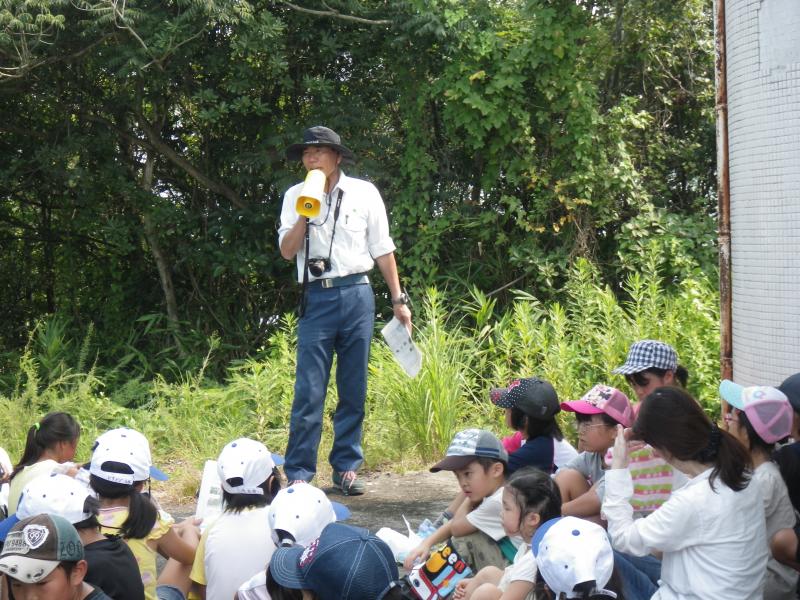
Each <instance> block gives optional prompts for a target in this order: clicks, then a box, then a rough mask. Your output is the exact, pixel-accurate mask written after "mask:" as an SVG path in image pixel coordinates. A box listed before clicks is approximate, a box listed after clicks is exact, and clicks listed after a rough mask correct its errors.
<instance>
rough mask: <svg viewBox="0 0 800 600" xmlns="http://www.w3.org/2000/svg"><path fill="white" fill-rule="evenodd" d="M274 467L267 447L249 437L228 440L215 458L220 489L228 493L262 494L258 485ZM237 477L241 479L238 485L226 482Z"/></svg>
mask: <svg viewBox="0 0 800 600" xmlns="http://www.w3.org/2000/svg"><path fill="white" fill-rule="evenodd" d="M274 468H275V461H274V460H273V459H272V454H270V451H269V450H267V447H266V446H265V445H264V444H262V443H261V442H257V441H255V440H251V439H250V438H239V439H238V440H233V441H232V442H228V443H227V444H226V446H225V447H224V448H223V449H222V452H220V453H219V458H218V459H217V474H218V475H219V480H220V482H221V483H222V489H223V490H225V491H226V492H228V493H229V494H264V493H265V492H264V490H263V489H262V488H260V487H259V486H260V485H261V484H262V483H264V482H265V481H266V480H267V479H269V476H270V475H272V470H273V469H274ZM237 477H238V478H240V479H241V480H242V483H241V484H240V485H230V484H229V483H228V480H229V479H233V478H237Z"/></svg>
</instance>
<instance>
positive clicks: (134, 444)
mask: <svg viewBox="0 0 800 600" xmlns="http://www.w3.org/2000/svg"><path fill="white" fill-rule="evenodd" d="M110 463H119V464H120V465H122V466H123V467H126V468H125V469H124V470H125V472H124V473H120V472H118V471H117V470H115V469H118V467H117V465H112V464H110ZM89 473H91V474H92V475H94V476H96V477H99V478H100V479H104V480H105V481H110V482H112V483H122V484H125V485H133V484H134V483H135V482H137V481H147V480H148V479H150V478H151V477H152V478H153V479H157V480H159V481H166V480H167V479H169V478H168V477H167V476H166V475H165V474H164V473H163V472H162V471H160V470H159V469H157V468H156V467H154V466H153V461H152V458H151V457H150V444H149V443H148V442H147V438H146V437H144V436H143V435H142V434H141V433H139V432H138V431H135V430H133V429H128V428H127V427H120V428H118V429H111V430H110V431H106V432H105V433H103V434H102V435H100V437H98V438H97V440H96V441H95V443H94V447H93V448H92V461H91V463H90V465H89Z"/></svg>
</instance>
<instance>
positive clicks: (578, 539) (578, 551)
mask: <svg viewBox="0 0 800 600" xmlns="http://www.w3.org/2000/svg"><path fill="white" fill-rule="evenodd" d="M533 554H534V556H535V557H536V566H537V567H538V575H537V580H536V598H537V599H540V600H541V599H544V598H553V599H554V600H560V599H561V598H584V599H586V600H608V599H609V598H617V597H618V595H617V593H618V591H619V585H618V583H617V582H616V575H615V572H614V555H613V553H612V551H611V543H610V542H609V540H608V535H606V532H605V530H604V529H603V528H602V527H600V526H599V525H597V524H596V523H592V522H591V521H586V520H584V519H578V518H576V517H561V518H557V519H553V520H551V521H547V522H546V523H543V524H542V525H541V526H540V527H539V529H538V530H537V531H536V535H534V536H533ZM619 597H620V598H622V596H621V595H620V596H619Z"/></svg>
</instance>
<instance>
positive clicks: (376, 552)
mask: <svg viewBox="0 0 800 600" xmlns="http://www.w3.org/2000/svg"><path fill="white" fill-rule="evenodd" d="M269 572H270V574H271V575H272V577H273V578H274V579H275V581H276V582H277V583H278V584H280V585H282V586H283V587H287V588H290V589H295V590H311V591H313V592H315V593H316V595H317V597H318V598H319V599H320V600H364V599H365V598H370V599H374V600H380V599H381V598H383V596H384V595H385V594H386V592H388V591H389V589H390V588H391V587H392V583H393V582H394V581H395V580H397V578H398V573H397V565H396V564H395V561H394V556H393V555H392V551H391V550H390V549H389V546H387V545H386V543H385V542H383V541H382V540H380V539H378V538H377V537H375V536H374V535H371V534H370V533H369V531H367V530H366V529H362V528H360V527H353V526H351V525H345V524H344V523H331V524H330V525H328V526H326V527H325V529H323V530H322V533H321V534H320V536H319V538H317V539H316V540H314V541H313V542H311V544H309V545H308V547H306V548H303V547H302V546H292V547H289V548H278V549H277V550H275V553H274V554H273V555H272V559H271V560H270V563H269Z"/></svg>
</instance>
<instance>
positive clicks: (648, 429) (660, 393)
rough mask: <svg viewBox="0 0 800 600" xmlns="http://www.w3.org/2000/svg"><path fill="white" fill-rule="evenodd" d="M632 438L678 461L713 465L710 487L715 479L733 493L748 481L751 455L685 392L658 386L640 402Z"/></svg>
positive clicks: (745, 485)
mask: <svg viewBox="0 0 800 600" xmlns="http://www.w3.org/2000/svg"><path fill="white" fill-rule="evenodd" d="M633 432H634V435H635V436H636V437H637V438H638V439H641V440H644V441H645V442H647V443H648V444H650V445H651V446H653V447H654V448H655V449H656V450H664V451H665V452H667V453H668V454H669V456H672V457H674V458H676V459H678V460H683V461H696V462H699V463H703V464H708V465H711V466H712V471H711V476H710V477H709V485H711V488H712V489H714V482H715V481H716V479H717V478H719V479H721V480H722V482H723V483H724V484H725V485H726V486H728V487H729V488H731V489H732V490H734V491H737V492H738V491H740V490H743V489H744V488H746V487H747V484H748V483H749V481H750V473H749V469H750V466H751V463H750V455H749V454H748V452H747V450H746V449H745V448H744V446H742V444H740V443H739V441H738V440H737V439H736V438H735V437H733V436H732V435H731V434H730V433H728V432H727V431H722V430H721V429H720V428H719V427H717V425H716V424H715V423H713V422H712V421H711V419H709V418H708V415H706V413H705V412H704V411H703V409H702V408H701V407H700V405H699V404H698V403H697V401H696V400H695V399H694V398H692V396H691V395H690V394H689V393H688V392H687V391H686V390H684V389H682V388H679V387H673V386H664V387H659V388H656V389H655V390H653V391H652V392H651V393H650V394H648V395H647V397H646V398H645V399H644V400H643V401H642V404H641V407H640V408H639V414H638V415H637V417H636V422H635V423H634V424H633Z"/></svg>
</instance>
